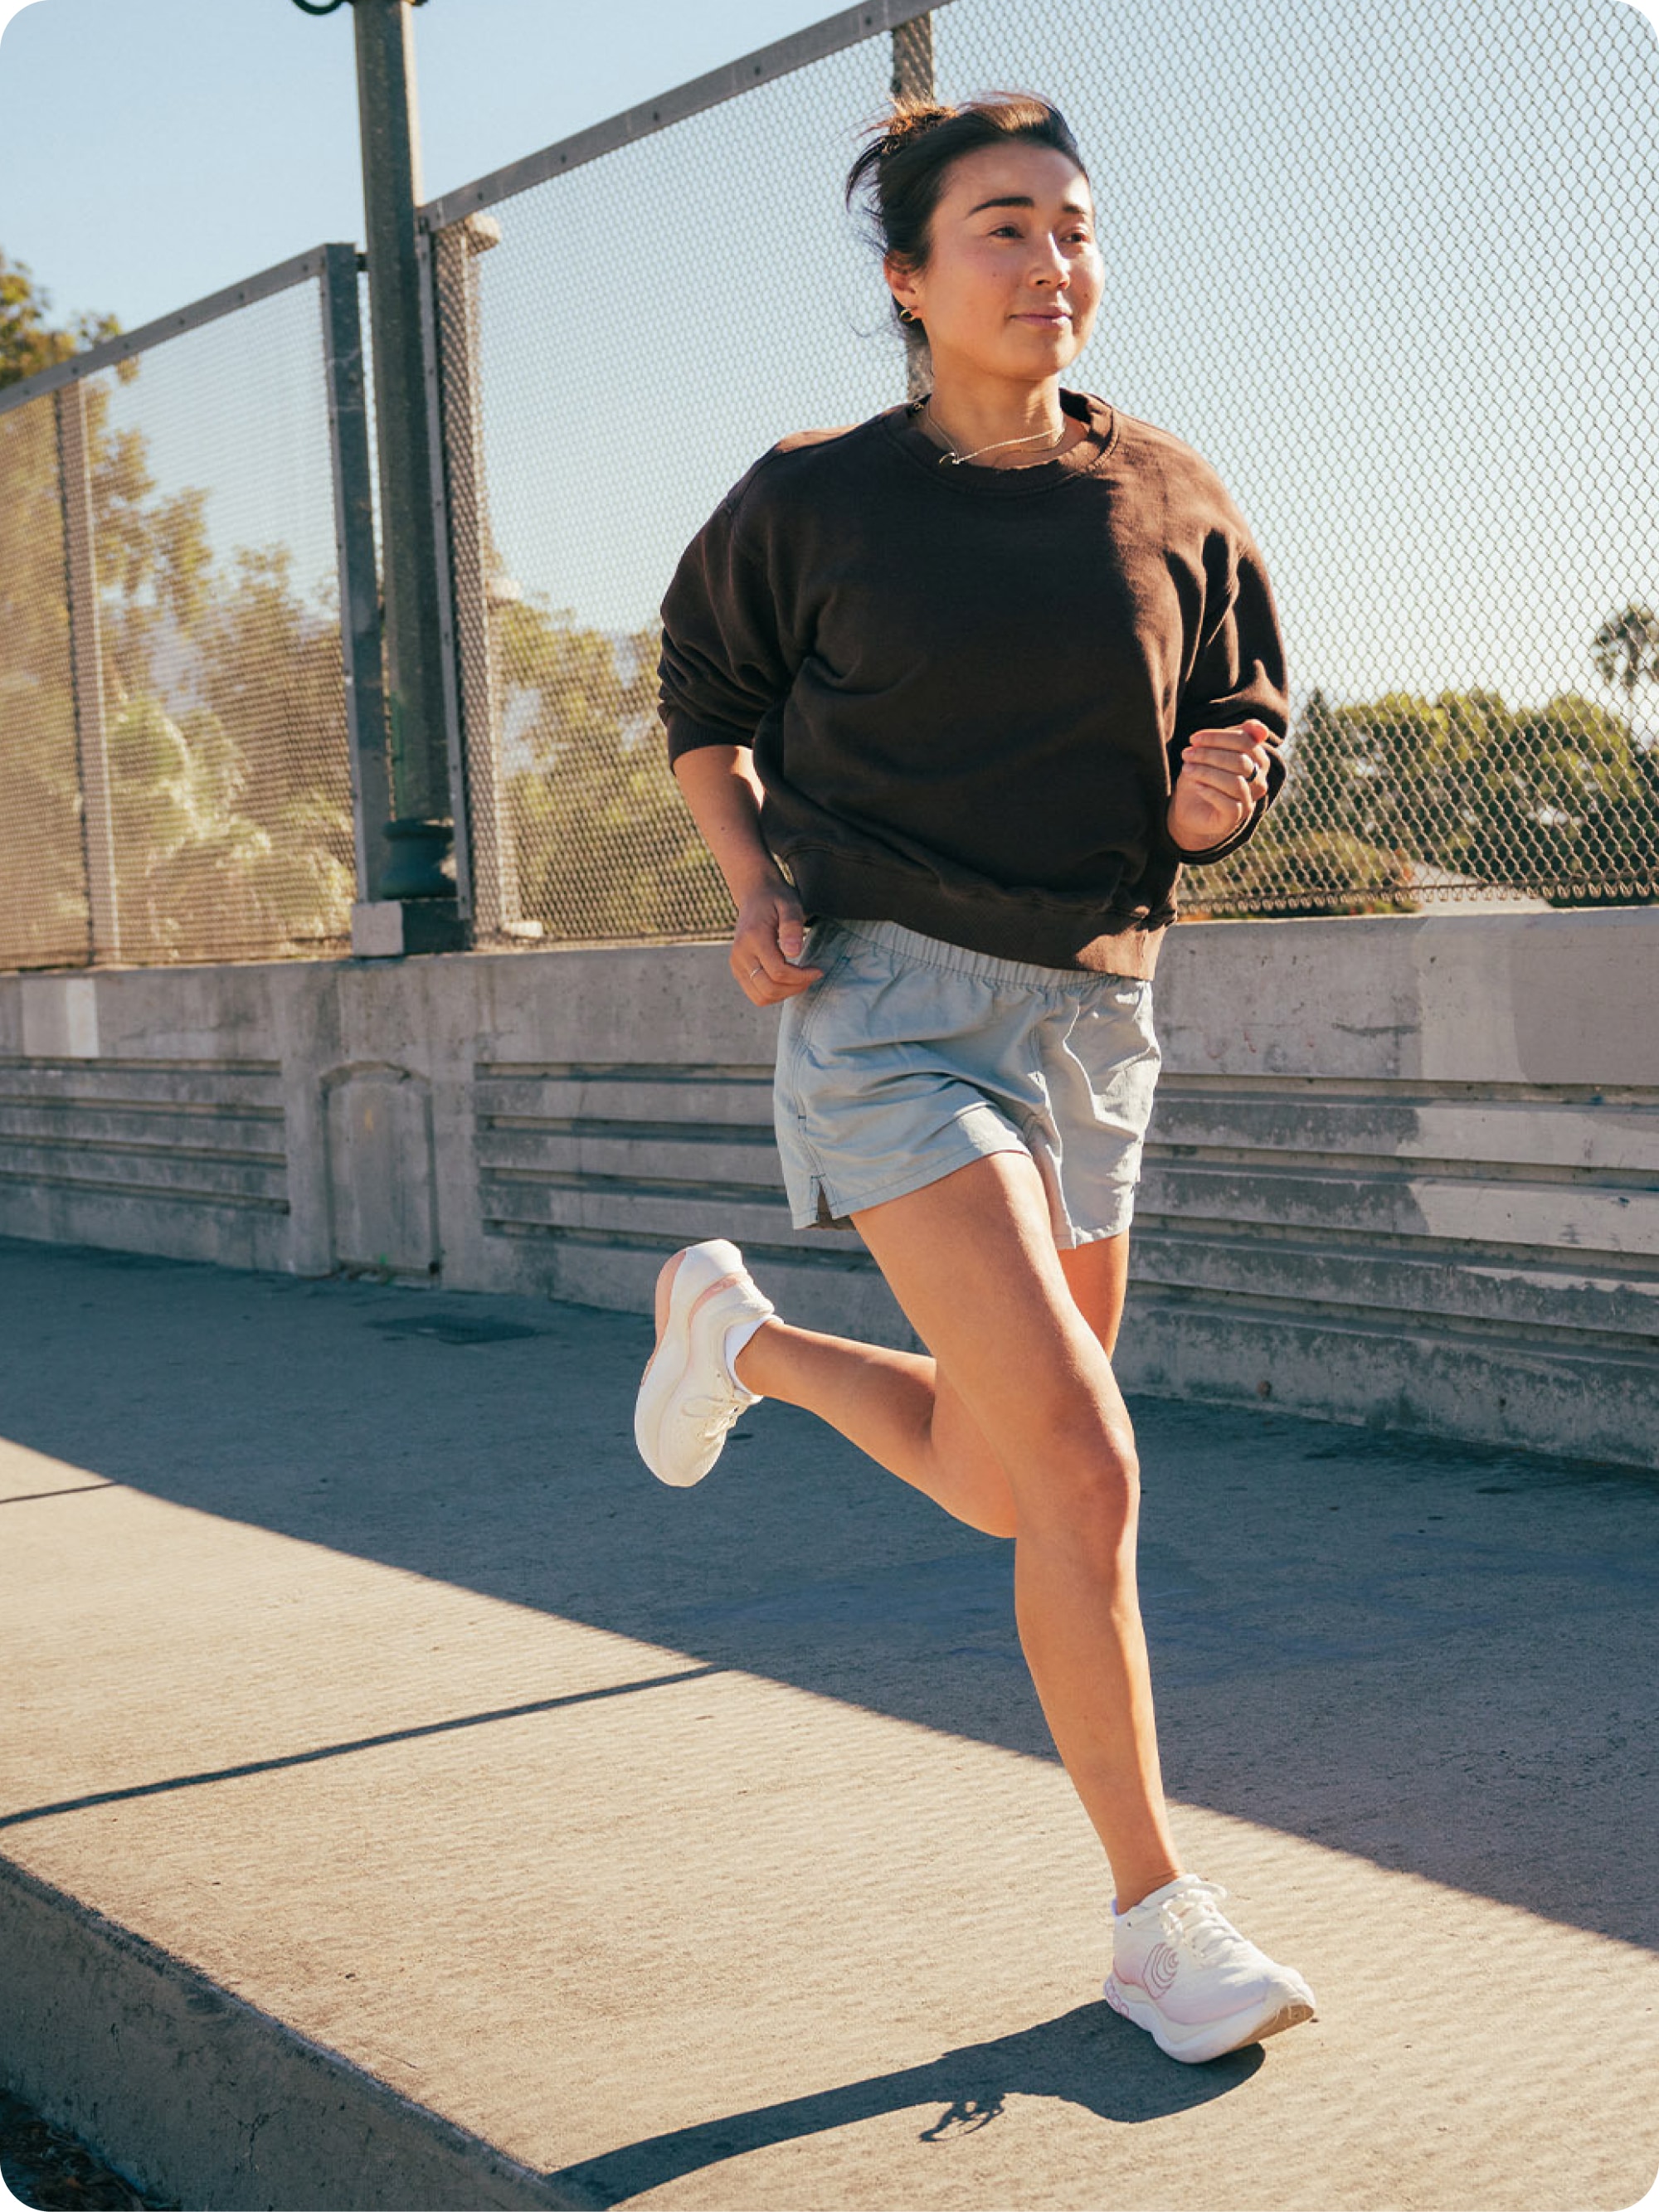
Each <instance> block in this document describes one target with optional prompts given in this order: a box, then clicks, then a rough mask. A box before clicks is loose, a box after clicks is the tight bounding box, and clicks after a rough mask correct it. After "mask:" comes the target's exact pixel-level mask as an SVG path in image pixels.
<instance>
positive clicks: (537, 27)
mask: <svg viewBox="0 0 1659 2212" xmlns="http://www.w3.org/2000/svg"><path fill="white" fill-rule="evenodd" d="M833 6H834V0H828V4H824V0H605V5H604V6H603V7H592V6H586V5H577V4H574V0H427V5H426V6H425V7H423V8H421V9H417V10H416V23H415V34H416V75H417V80H418V92H419V99H420V108H421V129H422V152H423V155H424V178H423V183H424V185H425V191H426V196H427V197H428V198H431V197H436V195H437V194H438V193H440V192H442V191H448V190H449V189H451V187H453V185H461V184H465V183H466V181H467V180H468V179H470V178H472V177H476V176H480V175H482V174H483V173H485V172H486V171H488V170H490V169H494V168H498V167H500V166H501V163H502V162H504V161H512V160H513V159H514V158H515V157H516V156H517V155H520V154H528V153H531V152H532V151H533V150H534V149H535V148H536V147H538V146H543V145H545V144H547V143H549V141H550V140H551V139H555V138H562V137H567V136H568V134H569V133H570V132H571V131H578V130H580V129H581V128H583V126H584V125H587V124H590V123H594V122H598V121H599V120H600V119H601V118H603V117H605V116H607V115H614V114H615V113H617V111H618V110H619V109H622V108H624V107H631V106H634V105H635V103H636V102H638V101H640V100H647V99H649V97H650V96H651V94H653V93H657V92H662V91H665V89H666V88H668V87H669V86H671V85H675V84H679V83H682V82H684V80H685V79H686V78H687V77H692V76H700V75H701V74H702V72H703V70H709V69H714V68H717V67H718V66H719V65H720V64H721V63H722V62H726V61H730V60H732V58H734V57H735V56H737V55H738V54H743V53H746V52H748V51H749V50H750V47H753V46H764V45H766V44H767V43H768V42H769V40H773V39H780V38H784V37H786V36H787V34H788V33H790V32H791V31H794V30H799V28H800V27H802V25H804V24H806V23H812V22H817V21H818V20H819V19H820V18H821V17H822V16H823V15H828V14H829V13H831V12H832V9H833ZM8 15H9V17H10V20H9V21H7V20H6V18H7V17H8ZM0 22H3V23H4V28H3V31H0V118H3V127H0V246H3V247H4V248H5V251H6V252H7V253H8V254H9V256H10V257H11V258H12V259H14V260H21V261H26V262H27V263H28V264H29V265H30V267H31V268H32V269H33V271H34V275H35V277H36V279H37V281H38V282H40V283H42V284H44V285H45V286H46V289H48V290H49V291H50V293H51V294H52V307H53V311H54V313H56V314H57V315H58V316H59V317H60V318H62V319H68V318H69V317H70V316H71V315H73V314H75V313H76V312H78V311H79V310H81V309H82V308H89V309H99V310H104V309H107V310H110V311H112V312H113V313H116V314H118V316H119V317H120V319H121V320H122V322H123V323H124V324H125V326H126V327H127V328H128V329H132V328H133V327H134V326H136V325H137V324H139V323H143V322H148V321H149V319H151V318H152V317H153V316H155V315H159V314H163V313H166V312H167V310H168V309H169V308H172V307H180V306H182V305H183V304H184V303H185V301H190V300H195V299H199V298H201V297H202V295H204V294H205V293H208V292H214V291H216V290H218V289H219V288H220V287H221V286H222V285H224V284H229V283H234V281H235V280H236V279H237V278H238V277H239V276H246V275H247V274H248V273H249V272H250V271H251V270H257V269H265V268H269V267H270V266H271V264H273V263H276V262H278V261H285V260H286V259H287V258H289V255H290V254H294V253H299V252H303V251H304V250H305V249H306V248H307V246H314V245H316V244H317V243H318V242H319V240H323V239H332V238H351V239H361V238H362V172H361V169H360V167H359V164H358V157H357V103H356V81H355V78H354V76H353V71H352V55H351V9H350V8H349V6H346V7H343V8H340V9H337V10H336V12H335V13H334V14H333V15H326V16H322V17H316V18H313V17H311V16H307V15H302V14H301V11H300V10H299V9H297V8H295V7H294V6H293V5H292V4H291V0H28V4H27V5H26V6H24V7H23V8H21V9H19V10H17V11H16V12H15V13H14V12H12V9H11V7H10V0H0Z"/></svg>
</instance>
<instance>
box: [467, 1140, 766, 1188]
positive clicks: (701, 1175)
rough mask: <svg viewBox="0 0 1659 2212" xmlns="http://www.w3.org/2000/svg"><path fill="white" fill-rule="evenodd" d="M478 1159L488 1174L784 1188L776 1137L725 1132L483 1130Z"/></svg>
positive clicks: (479, 1142)
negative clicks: (640, 1133) (637, 1133)
mask: <svg viewBox="0 0 1659 2212" xmlns="http://www.w3.org/2000/svg"><path fill="white" fill-rule="evenodd" d="M478 1161H479V1165H480V1166H481V1168H483V1170H485V1172H489V1170H492V1169H499V1168H520V1169H525V1170H538V1169H539V1170H544V1171H548V1172H552V1173H557V1174H563V1175H595V1176H629V1177H633V1176H637V1177H639V1178H640V1179H641V1180H642V1181H649V1182H685V1183H692V1184H696V1183H708V1182H719V1183H742V1184H750V1185H752V1186H754V1188H757V1189H759V1190H768V1191H771V1190H776V1189H778V1188H780V1187H781V1170H780V1168H779V1165H778V1154H777V1146H776V1145H775V1143H774V1142H773V1140H772V1139H771V1138H770V1137H767V1138H766V1139H764V1140H762V1139H757V1138H755V1137H752V1136H749V1135H746V1134H744V1133H734V1132H732V1131H729V1130H721V1129H696V1128H687V1129H682V1130H680V1131H679V1132H678V1133H677V1134H675V1135H674V1136H671V1137H664V1136H657V1135H652V1136H642V1137H626V1136H617V1135H613V1134H611V1133H608V1132H607V1133H598V1134H595V1133H589V1132H587V1131H585V1130H581V1131H576V1132H568V1131H564V1130H535V1129H502V1128H494V1127H492V1128H483V1129H480V1130H479V1132H478Z"/></svg>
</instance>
